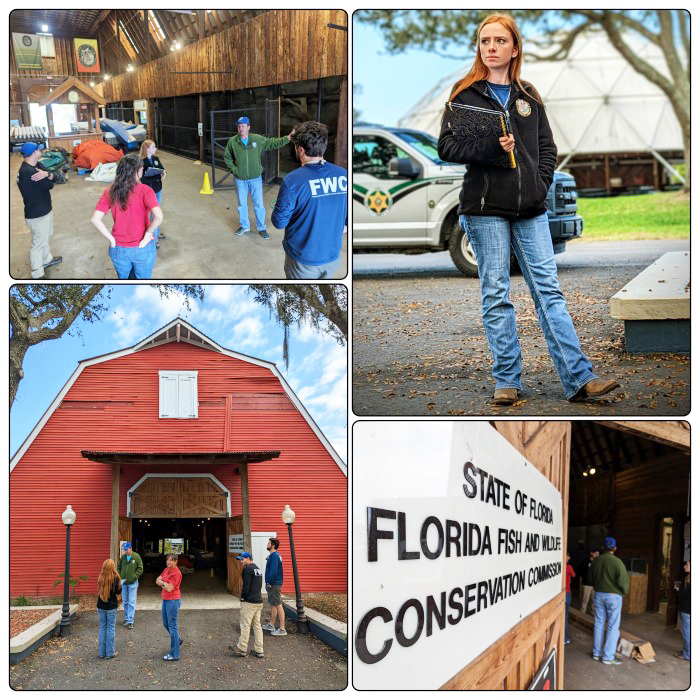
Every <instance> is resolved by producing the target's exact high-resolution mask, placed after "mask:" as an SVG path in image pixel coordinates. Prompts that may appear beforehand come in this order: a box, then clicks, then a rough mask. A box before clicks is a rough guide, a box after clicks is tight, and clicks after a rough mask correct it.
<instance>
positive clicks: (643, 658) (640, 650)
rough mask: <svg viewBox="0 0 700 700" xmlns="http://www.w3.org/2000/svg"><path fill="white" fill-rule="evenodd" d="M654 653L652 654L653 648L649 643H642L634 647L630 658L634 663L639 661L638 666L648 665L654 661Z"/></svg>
mask: <svg viewBox="0 0 700 700" xmlns="http://www.w3.org/2000/svg"><path fill="white" fill-rule="evenodd" d="M655 656H656V653H655V652H654V647H653V646H651V642H643V643H642V644H639V645H637V646H636V647H635V649H634V651H633V652H632V658H633V659H635V661H639V663H640V664H648V663H651V662H652V661H656V659H655V658H654V657H655Z"/></svg>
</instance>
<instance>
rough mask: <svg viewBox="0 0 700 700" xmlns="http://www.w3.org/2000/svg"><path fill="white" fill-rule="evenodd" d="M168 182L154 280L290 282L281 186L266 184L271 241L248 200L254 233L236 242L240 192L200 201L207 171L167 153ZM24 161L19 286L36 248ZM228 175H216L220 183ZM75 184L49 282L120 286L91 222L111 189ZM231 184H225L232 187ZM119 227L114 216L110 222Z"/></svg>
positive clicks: (57, 212) (77, 179)
mask: <svg viewBox="0 0 700 700" xmlns="http://www.w3.org/2000/svg"><path fill="white" fill-rule="evenodd" d="M160 157H161V158H162V161H163V165H164V166H165V168H166V169H167V172H168V175H167V177H166V179H165V180H164V181H163V201H162V209H163V224H162V226H161V232H162V233H165V234H166V236H167V238H166V239H165V240H162V241H161V243H160V248H159V250H158V253H157V257H156V264H155V266H154V268H153V278H154V279H175V280H176V279H184V280H200V279H284V269H283V266H284V249H283V248H282V238H283V235H284V232H283V231H281V230H279V229H276V228H275V227H274V226H273V225H272V223H271V222H270V216H271V214H272V209H273V206H274V201H275V200H276V198H277V193H278V191H279V187H278V186H275V185H272V186H268V185H265V186H264V187H263V199H264V201H265V208H266V212H267V220H266V227H267V232H268V233H269V234H270V239H269V240H264V239H263V238H261V237H260V236H258V235H257V233H256V232H255V214H254V212H253V206H252V203H251V202H250V199H249V201H248V210H249V216H250V219H251V223H252V229H251V232H250V233H246V234H244V235H243V236H235V235H234V231H235V230H236V229H237V228H238V212H237V206H238V204H237V200H236V194H235V192H234V190H232V189H230V190H216V191H215V192H214V194H212V195H202V194H199V190H200V188H201V187H202V180H203V176H204V173H205V172H207V173H209V175H210V177H211V168H210V167H207V165H206V164H202V165H195V161H192V160H189V159H188V158H182V157H180V156H175V155H172V154H170V153H162V154H160ZM21 162H22V158H21V156H20V154H18V153H13V154H12V155H11V156H10V181H11V187H10V275H11V276H12V277H13V278H14V279H28V278H29V277H31V270H30V267H29V248H30V246H31V237H30V233H29V229H28V228H27V225H26V223H25V221H24V208H23V205H22V196H21V194H20V192H19V189H18V188H17V186H16V185H15V184H14V179H15V175H16V173H17V171H18V170H19V167H20V165H21ZM222 176H223V172H222V171H221V170H217V177H218V178H220V177H222ZM68 178H69V182H68V183H67V184H63V185H55V186H54V188H53V189H52V190H51V199H52V204H53V212H54V235H53V236H52V238H51V252H52V253H53V255H60V256H62V257H63V262H62V263H61V264H60V265H56V266H54V267H51V268H49V269H48V271H47V273H46V274H47V277H48V278H49V279H56V280H57V279H115V278H116V273H115V271H114V266H113V265H112V262H111V260H110V258H109V253H108V247H109V246H108V243H107V241H106V239H105V238H104V237H103V236H102V235H101V234H100V233H98V231H97V229H96V228H95V227H94V226H93V225H92V224H91V223H90V217H91V216H92V213H93V211H94V210H95V205H96V204H97V202H98V200H99V199H100V196H101V195H102V192H103V191H104V189H105V188H106V187H108V185H107V184H105V183H101V182H89V181H87V180H86V179H85V176H84V175H78V174H77V172H76V171H75V170H71V171H70V172H69V173H68ZM230 182H231V180H230V179H229V180H228V181H227V182H226V183H224V184H229V183H230ZM105 224H106V226H107V228H109V229H110V230H111V228H112V216H111V214H107V216H105ZM346 274H347V235H345V236H344V237H343V248H342V251H341V263H340V266H339V268H338V272H337V275H336V277H337V278H338V279H341V278H343V277H345V275H346Z"/></svg>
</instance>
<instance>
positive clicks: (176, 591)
mask: <svg viewBox="0 0 700 700" xmlns="http://www.w3.org/2000/svg"><path fill="white" fill-rule="evenodd" d="M151 191H153V190H151ZM165 564H166V566H165V571H163V573H162V574H161V575H160V576H159V577H158V578H157V579H156V584H157V585H159V586H160V587H161V588H162V589H163V592H162V593H161V597H162V598H163V604H162V607H161V612H162V615H163V627H165V629H166V630H168V634H169V635H170V651H169V652H168V653H167V654H166V655H165V656H164V657H163V660H164V661H179V660H180V644H182V639H181V638H180V630H178V628H177V617H178V614H179V612H180V583H182V572H181V571H180V569H178V568H177V554H168V556H167V557H165Z"/></svg>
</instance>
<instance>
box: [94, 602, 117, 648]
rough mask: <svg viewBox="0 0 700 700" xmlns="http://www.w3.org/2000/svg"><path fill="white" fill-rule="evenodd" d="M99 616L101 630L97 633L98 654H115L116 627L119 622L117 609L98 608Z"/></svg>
mask: <svg viewBox="0 0 700 700" xmlns="http://www.w3.org/2000/svg"><path fill="white" fill-rule="evenodd" d="M97 618H98V620H99V621H100V631H99V633H98V635H97V655H98V656H99V657H100V658H101V659H104V658H105V656H114V628H115V626H116V624H117V609H116V608H114V610H100V608H97Z"/></svg>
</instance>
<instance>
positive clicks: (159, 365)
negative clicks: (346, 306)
mask: <svg viewBox="0 0 700 700" xmlns="http://www.w3.org/2000/svg"><path fill="white" fill-rule="evenodd" d="M159 369H166V370H192V369H196V370H198V372H199V381H198V394H199V418H198V419H196V420H176V419H159V418H158V370H159ZM283 392H284V389H283V387H282V385H281V384H280V382H279V380H278V379H277V378H276V377H275V376H274V375H273V374H272V373H271V372H270V371H269V370H268V369H266V368H263V367H259V366H257V365H253V364H250V363H247V362H245V361H243V360H238V359H235V358H231V357H227V356H225V355H221V354H219V353H216V352H213V351H209V350H205V349H202V348H198V347H195V346H193V345H190V344H187V343H169V344H166V345H161V346H158V347H155V348H150V349H147V350H141V351H139V352H136V353H134V354H131V355H127V356H124V357H120V358H115V359H113V360H108V361H106V362H103V363H100V364H96V365H93V366H91V367H87V368H85V369H84V370H83V372H82V373H81V375H80V376H79V377H78V379H77V380H76V381H75V383H74V384H73V386H72V387H71V388H70V390H69V391H68V393H67V394H66V396H65V397H64V400H63V401H62V402H61V405H60V406H59V407H58V408H57V409H56V411H55V412H54V413H53V415H52V416H51V417H50V418H49V420H48V421H47V423H46V425H45V426H44V428H43V429H42V430H41V432H40V433H39V434H38V435H37V437H36V438H35V440H34V442H33V443H32V445H31V446H30V447H29V449H28V450H27V452H26V453H25V454H24V456H23V457H22V459H21V460H20V461H19V463H18V464H17V465H16V466H15V469H14V470H13V471H12V473H11V476H10V504H11V506H10V587H11V590H10V595H12V596H17V595H22V594H26V595H51V594H54V593H55V592H56V590H55V589H53V588H52V587H51V584H52V583H53V581H54V580H56V575H57V574H58V573H60V572H61V571H63V558H64V554H63V553H64V548H65V545H64V543H65V527H64V526H63V524H62V523H61V513H62V512H63V510H64V509H65V507H66V505H67V504H69V503H70V504H71V506H72V507H73V509H74V510H75V511H76V513H77V520H76V523H75V525H74V526H73V528H72V530H71V570H72V572H73V573H76V574H78V575H87V576H89V577H90V578H89V580H88V581H87V582H86V583H83V584H81V585H80V591H82V592H84V593H91V592H95V590H96V581H97V575H98V573H99V569H100V566H101V564H102V561H104V559H105V558H106V556H107V555H108V553H109V545H110V522H111V492H112V476H111V473H112V469H111V467H110V466H109V465H107V464H101V463H97V462H91V461H89V460H86V459H84V458H83V457H82V456H81V454H80V450H82V449H92V450H123V451H129V450H152V451H167V450H172V451H178V450H184V451H187V450H189V451H194V450H201V451H207V450H212V451H216V450H223V449H224V444H225V435H224V427H225V425H226V416H225V410H226V396H227V395H229V394H236V395H238V396H240V395H241V394H245V393H251V394H261V393H266V394H277V395H280V394H282V393H283ZM243 406H244V409H242V410H238V409H237V405H236V401H235V400H234V402H233V412H232V420H231V421H230V430H231V433H230V448H229V449H230V450H280V451H281V455H280V457H279V458H278V459H275V460H272V461H269V462H263V463H260V464H251V465H250V466H249V490H250V500H251V529H252V530H253V531H264V530H268V529H270V530H276V531H277V532H278V533H279V534H280V539H281V540H282V547H281V551H282V554H283V557H285V561H286V562H287V563H288V565H289V562H290V557H289V550H288V542H287V536H286V529H283V528H284V525H283V524H282V521H281V518H280V514H281V513H282V510H283V509H284V506H285V505H286V504H290V505H291V507H292V508H293V509H294V511H295V512H296V514H297V520H296V523H295V525H294V540H295V546H296V552H297V557H298V562H299V576H300V580H301V586H302V588H303V590H305V591H345V590H347V478H346V477H345V475H344V474H343V473H342V471H341V470H340V469H339V468H338V466H337V465H336V463H335V462H334V461H333V459H332V458H331V457H330V455H329V454H328V452H327V451H326V449H325V447H324V446H323V445H322V443H321V442H320V440H319V439H318V438H317V437H316V435H315V434H314V433H313V431H312V430H311V428H310V427H309V426H308V425H307V423H306V421H305V420H304V419H303V417H302V415H301V414H300V413H299V412H298V411H296V410H293V411H291V410H288V409H286V408H282V407H280V405H279V404H278V405H277V407H276V408H275V404H274V403H273V404H271V406H272V408H270V407H269V406H270V404H267V405H266V407H263V408H261V409H259V410H254V409H255V404H254V402H251V401H248V402H244V403H243ZM188 469H189V467H188ZM199 470H200V471H202V472H205V471H206V472H212V473H214V474H217V476H218V475H219V474H221V476H223V478H221V477H219V478H220V480H221V481H222V482H223V483H224V484H226V485H227V486H229V487H230V488H231V490H232V501H233V504H236V503H239V502H240V486H239V485H237V483H236V478H235V477H233V476H232V475H231V474H230V473H229V474H226V473H224V472H225V470H224V471H223V472H222V471H219V469H218V468H217V469H214V468H209V467H207V466H204V467H201V468H200V469H199ZM132 471H133V470H132V469H131V467H129V468H128V469H127V468H126V467H125V468H124V478H123V479H122V480H120V481H122V482H123V483H122V484H120V486H121V491H122V493H121V499H120V514H122V515H124V514H125V510H126V502H125V494H124V488H126V486H128V485H129V484H127V483H126V480H127V475H129V474H131V472H132ZM143 471H157V470H156V469H153V468H151V467H149V468H147V469H144V470H143ZM193 471H194V470H193ZM129 478H132V476H129ZM320 552H325V553H327V555H328V556H327V558H325V559H324V561H323V565H322V566H321V565H319V553H320ZM37 562H41V567H39V568H38V569H37ZM285 590H286V591H291V590H293V579H292V577H291V573H290V575H289V576H286V577H285Z"/></svg>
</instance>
